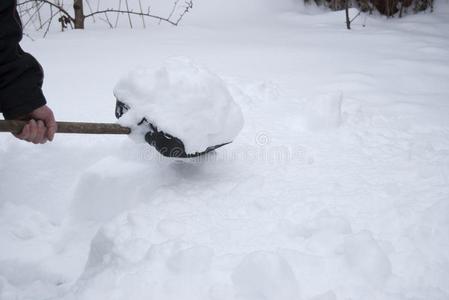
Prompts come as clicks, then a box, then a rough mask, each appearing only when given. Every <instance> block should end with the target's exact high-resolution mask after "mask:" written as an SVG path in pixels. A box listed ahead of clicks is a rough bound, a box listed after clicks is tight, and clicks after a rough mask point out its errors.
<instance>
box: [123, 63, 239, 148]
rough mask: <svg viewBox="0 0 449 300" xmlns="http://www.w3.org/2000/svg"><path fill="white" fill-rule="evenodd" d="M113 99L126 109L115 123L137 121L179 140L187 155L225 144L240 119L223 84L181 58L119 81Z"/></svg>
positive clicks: (218, 78)
mask: <svg viewBox="0 0 449 300" xmlns="http://www.w3.org/2000/svg"><path fill="white" fill-rule="evenodd" d="M114 95H115V97H116V98H117V99H119V100H120V101H122V102H124V103H126V104H127V105H128V106H130V108H131V109H130V110H129V111H128V112H127V113H126V114H125V115H124V116H123V117H122V118H121V119H120V123H121V124H122V125H125V126H130V127H132V128H133V127H134V128H135V127H136V126H137V125H136V124H138V123H139V122H140V121H141V120H142V118H143V117H145V118H146V119H147V120H148V121H149V122H150V123H152V124H153V125H155V126H157V128H158V129H159V130H161V131H163V132H165V133H168V134H170V135H172V136H175V137H177V138H179V139H181V140H182V141H183V143H184V146H185V150H186V152H187V153H195V152H202V151H204V150H205V149H206V148H207V147H210V146H215V145H220V144H224V143H229V142H232V141H233V140H234V138H235V137H236V136H237V134H238V133H239V132H240V130H241V129H242V127H243V115H242V112H241V110H240V107H239V106H238V105H237V104H236V103H235V102H234V99H233V98H232V96H231V94H230V93H229V91H228V88H227V86H226V84H225V82H224V81H223V80H222V79H221V78H220V77H218V76H217V75H215V74H213V73H211V72H210V71H208V70H206V69H204V68H203V67H200V66H198V65H195V64H194V63H192V62H191V61H190V60H188V59H185V58H172V59H169V60H167V61H166V63H165V65H164V66H163V67H162V68H160V69H157V70H154V69H137V70H134V71H132V72H130V73H129V74H128V75H126V76H125V77H124V78H122V79H121V80H120V81H119V82H118V83H117V85H116V86H115V88H114Z"/></svg>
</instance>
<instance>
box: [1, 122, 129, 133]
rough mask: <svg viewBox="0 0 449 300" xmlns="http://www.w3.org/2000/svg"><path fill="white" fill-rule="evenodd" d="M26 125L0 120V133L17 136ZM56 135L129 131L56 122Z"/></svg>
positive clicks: (121, 127)
mask: <svg viewBox="0 0 449 300" xmlns="http://www.w3.org/2000/svg"><path fill="white" fill-rule="evenodd" d="M26 124H27V122H25V121H16V120H0V132H11V133H14V134H18V133H20V132H21V131H22V129H23V127H24V126H25V125H26ZM57 124H58V130H57V131H56V132H58V133H80V134H130V133H131V129H130V128H128V127H123V126H120V125H119V124H111V123H84V122H57Z"/></svg>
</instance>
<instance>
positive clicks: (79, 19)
mask: <svg viewBox="0 0 449 300" xmlns="http://www.w3.org/2000/svg"><path fill="white" fill-rule="evenodd" d="M73 10H74V11H75V29H84V9H83V0H73Z"/></svg>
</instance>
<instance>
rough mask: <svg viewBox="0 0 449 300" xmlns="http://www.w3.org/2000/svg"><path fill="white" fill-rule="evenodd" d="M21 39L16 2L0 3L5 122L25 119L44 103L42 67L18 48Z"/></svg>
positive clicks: (0, 106)
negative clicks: (18, 118)
mask: <svg viewBox="0 0 449 300" xmlns="http://www.w3.org/2000/svg"><path fill="white" fill-rule="evenodd" d="M21 39H22V24H21V22H20V18H19V15H18V13H17V10H16V0H0V112H2V113H3V115H4V117H5V118H6V119H13V118H17V117H20V116H23V115H26V114H28V113H30V112H32V111H33V110H35V109H36V108H38V107H41V106H42V105H44V104H45V103H46V101H45V97H44V94H43V93H42V82H43V78H44V73H43V70H42V67H41V66H40V64H39V63H38V62H37V60H36V59H35V58H34V57H33V56H31V55H30V54H28V53H25V52H24V51H23V50H22V49H21V48H20V46H19V42H20V40H21Z"/></svg>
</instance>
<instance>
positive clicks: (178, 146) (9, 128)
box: [0, 119, 229, 158]
mask: <svg viewBox="0 0 449 300" xmlns="http://www.w3.org/2000/svg"><path fill="white" fill-rule="evenodd" d="M26 124H27V122H26V121H16V120H0V132H10V133H13V134H18V133H20V132H21V131H22V128H23V127H24V126H25V125H26ZM57 124H58V130H57V132H58V133H79V134H130V133H131V128H129V127H123V126H120V125H119V124H113V123H85V122H57ZM138 125H144V126H147V127H148V132H147V133H146V134H145V140H146V141H147V143H148V144H150V145H151V146H153V147H155V148H156V150H157V151H158V152H159V153H161V154H162V155H164V156H166V157H175V158H190V157H197V156H200V155H203V154H206V153H208V152H210V151H213V150H215V149H217V148H219V147H221V146H224V145H226V144H229V143H225V144H221V145H217V146H212V147H208V148H207V149H206V150H204V151H203V152H196V153H186V152H185V147H184V143H183V142H182V141H181V140H180V139H178V138H176V137H173V136H171V135H169V134H166V133H164V132H162V131H159V130H158V129H157V128H156V127H155V126H153V125H152V124H151V123H149V122H147V121H146V119H142V121H141V122H140V123H139V124H138Z"/></svg>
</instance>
